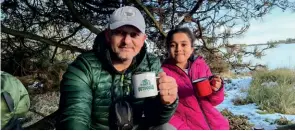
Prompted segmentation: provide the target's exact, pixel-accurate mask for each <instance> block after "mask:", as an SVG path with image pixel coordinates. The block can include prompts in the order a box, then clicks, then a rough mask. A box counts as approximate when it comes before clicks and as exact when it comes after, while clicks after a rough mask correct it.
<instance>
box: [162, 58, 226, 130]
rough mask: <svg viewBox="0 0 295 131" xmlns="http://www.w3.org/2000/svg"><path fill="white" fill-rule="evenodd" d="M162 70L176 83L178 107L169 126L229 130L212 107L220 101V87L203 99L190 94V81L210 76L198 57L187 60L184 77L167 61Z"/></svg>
mask: <svg viewBox="0 0 295 131" xmlns="http://www.w3.org/2000/svg"><path fill="white" fill-rule="evenodd" d="M162 68H163V70H164V71H165V72H166V74H167V75H169V76H171V77H173V78H175V79H176V82H177V84H178V95H179V104H178V107H177V109H176V112H175V114H174V115H173V116H172V118H171V120H170V122H169V123H170V124H172V125H173V126H174V127H176V128H177V129H179V130H186V129H188V130H210V129H213V130H229V123H228V121H227V119H225V118H224V117H223V115H222V114H221V113H220V112H219V111H218V110H217V109H215V107H214V106H216V105H218V104H220V103H221V102H222V101H223V100H224V88H223V87H222V88H221V89H220V90H219V91H217V92H213V94H211V95H209V96H207V97H204V98H199V97H198V98H197V97H195V95H194V90H193V85H192V84H191V83H192V80H195V79H197V78H201V77H209V76H211V75H212V73H211V71H210V69H209V67H208V65H207V64H206V62H205V60H204V59H203V58H202V57H200V56H199V57H197V58H193V59H191V60H190V68H189V70H188V75H187V74H186V73H185V72H184V71H183V70H182V69H181V68H179V67H178V66H176V65H175V64H173V63H172V62H171V61H169V60H166V61H165V62H164V63H163V65H162Z"/></svg>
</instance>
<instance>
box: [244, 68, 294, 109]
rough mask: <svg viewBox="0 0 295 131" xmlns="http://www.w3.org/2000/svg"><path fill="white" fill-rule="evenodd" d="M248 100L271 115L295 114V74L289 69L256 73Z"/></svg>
mask: <svg viewBox="0 0 295 131" xmlns="http://www.w3.org/2000/svg"><path fill="white" fill-rule="evenodd" d="M247 99H248V101H253V102H255V103H256V104H258V105H259V106H260V109H262V110H267V111H268V112H270V113H274V112H279V113H283V114H295V101H294V100H295V72H294V71H293V70H289V69H276V70H273V71H258V72H255V73H254V74H253V80H252V83H251V86H250V89H249V90H248V97H247Z"/></svg>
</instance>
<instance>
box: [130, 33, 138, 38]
mask: <svg viewBox="0 0 295 131" xmlns="http://www.w3.org/2000/svg"><path fill="white" fill-rule="evenodd" d="M130 36H131V37H132V38H135V37H137V36H139V33H136V32H131V33H130Z"/></svg>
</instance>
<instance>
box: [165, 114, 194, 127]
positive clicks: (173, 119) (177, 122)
mask: <svg viewBox="0 0 295 131" xmlns="http://www.w3.org/2000/svg"><path fill="white" fill-rule="evenodd" d="M169 123H170V124H172V125H173V126H174V127H175V128H176V129H177V130H190V128H189V127H188V125H187V124H186V123H185V122H184V121H182V120H181V119H180V118H179V117H178V116H176V115H173V116H172V117H171V119H170V121H169Z"/></svg>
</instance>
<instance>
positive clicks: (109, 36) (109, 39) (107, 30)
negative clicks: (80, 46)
mask: <svg viewBox="0 0 295 131" xmlns="http://www.w3.org/2000/svg"><path fill="white" fill-rule="evenodd" d="M104 35H105V38H106V41H107V43H109V42H110V41H111V30H110V29H106V30H105V32H104Z"/></svg>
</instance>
